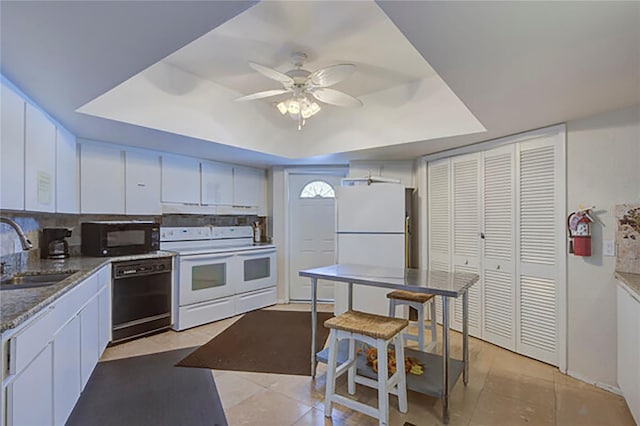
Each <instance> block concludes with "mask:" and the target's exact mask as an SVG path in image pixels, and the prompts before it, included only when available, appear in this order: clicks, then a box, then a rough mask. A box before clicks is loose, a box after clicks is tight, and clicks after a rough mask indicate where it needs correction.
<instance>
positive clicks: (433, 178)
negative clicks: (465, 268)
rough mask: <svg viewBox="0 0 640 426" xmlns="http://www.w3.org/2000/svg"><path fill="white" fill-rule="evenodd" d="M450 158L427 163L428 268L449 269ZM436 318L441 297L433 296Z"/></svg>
mask: <svg viewBox="0 0 640 426" xmlns="http://www.w3.org/2000/svg"><path fill="white" fill-rule="evenodd" d="M449 163H450V162H449V159H444V160H439V161H434V162H432V163H429V166H428V169H427V173H428V184H429V191H428V197H429V200H428V202H429V209H428V216H429V252H428V253H429V269H433V270H435V271H445V272H450V271H451V258H450V253H451V238H450V230H451V207H450V185H451V179H450V176H449V170H450V167H449V166H450V164H449ZM436 316H437V318H436V319H437V321H438V322H442V298H441V297H436Z"/></svg>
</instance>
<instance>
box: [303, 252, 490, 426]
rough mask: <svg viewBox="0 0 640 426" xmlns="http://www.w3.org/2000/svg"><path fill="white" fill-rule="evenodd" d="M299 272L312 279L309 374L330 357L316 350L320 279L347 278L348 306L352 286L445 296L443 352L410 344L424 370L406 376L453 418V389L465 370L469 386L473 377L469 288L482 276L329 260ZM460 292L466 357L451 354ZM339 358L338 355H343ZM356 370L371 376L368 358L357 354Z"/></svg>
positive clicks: (410, 352)
mask: <svg viewBox="0 0 640 426" xmlns="http://www.w3.org/2000/svg"><path fill="white" fill-rule="evenodd" d="M299 275H300V276H301V277H308V278H311V376H312V377H314V378H315V376H316V365H317V362H318V361H319V360H323V361H325V362H326V354H325V353H324V352H326V350H325V351H321V352H318V353H316V324H317V306H316V303H317V284H318V279H323V280H329V281H336V282H343V283H347V285H348V289H349V291H348V299H347V307H348V309H352V307H353V286H354V284H357V285H364V286H371V287H383V288H388V289H389V290H409V291H414V292H419V293H427V294H434V295H437V296H442V314H443V321H442V330H443V332H442V356H438V355H436V354H430V353H425V352H421V351H416V350H411V349H407V352H406V355H407V356H415V357H416V358H418V359H420V360H421V362H423V363H424V366H425V372H424V373H423V374H422V375H420V376H415V375H412V374H408V375H407V388H408V389H411V390H414V391H416V392H420V393H424V394H427V395H431V396H435V397H438V398H441V399H442V418H443V421H444V422H445V423H449V393H450V391H451V389H452V388H453V385H454V384H455V383H456V381H457V380H458V377H460V374H461V373H462V379H463V382H464V384H465V385H466V384H467V383H468V382H469V297H468V290H469V288H470V287H471V286H472V285H473V284H475V283H476V282H477V281H478V278H479V277H478V275H476V274H469V273H463V272H440V271H430V270H422V269H399V268H380V267H376V266H370V265H349V264H340V265H330V266H325V267H322V268H313V269H305V270H302V271H300V272H299ZM460 296H462V360H456V359H450V358H449V308H450V305H449V302H450V300H449V299H450V298H452V297H453V298H458V297H460ZM345 349H346V348H342V351H339V352H342V358H343V359H342V360H346V350H345ZM339 357H340V354H339ZM359 358H360V359H359V360H358V373H359V374H363V375H371V376H372V378H376V376H375V375H373V370H371V371H368V370H369V367H367V366H366V360H364V357H359Z"/></svg>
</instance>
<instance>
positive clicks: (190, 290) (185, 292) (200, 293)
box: [179, 253, 237, 306]
mask: <svg viewBox="0 0 640 426" xmlns="http://www.w3.org/2000/svg"><path fill="white" fill-rule="evenodd" d="M232 258H233V253H210V254H197V255H185V256H180V284H179V285H180V302H179V303H180V306H184V305H190V304H192V303H198V302H204V301H207V300H212V299H217V298H220V297H226V296H232V295H233V282H234V281H236V280H237V279H234V274H236V272H234V268H233V262H232Z"/></svg>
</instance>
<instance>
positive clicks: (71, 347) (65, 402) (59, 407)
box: [53, 316, 80, 425]
mask: <svg viewBox="0 0 640 426" xmlns="http://www.w3.org/2000/svg"><path fill="white" fill-rule="evenodd" d="M79 397H80V318H79V317H78V316H74V317H73V319H71V321H69V322H68V323H67V324H66V325H65V326H64V327H63V328H62V329H61V330H60V331H59V332H58V334H56V336H55V338H54V340H53V416H54V424H56V425H64V424H65V422H66V421H67V418H68V417H69V414H71V411H72V410H73V406H74V405H75V404H76V401H78V398H79Z"/></svg>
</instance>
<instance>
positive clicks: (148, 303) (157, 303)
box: [111, 257, 172, 343]
mask: <svg viewBox="0 0 640 426" xmlns="http://www.w3.org/2000/svg"><path fill="white" fill-rule="evenodd" d="M171 262H172V259H171V258H170V257H161V258H153V259H141V260H131V261H126V262H114V263H113V270H112V272H113V274H112V276H113V289H112V296H113V297H112V309H111V324H112V329H111V330H112V343H120V342H123V341H126V340H130V339H134V338H136V337H140V336H144V335H146V334H150V333H155V332H157V331H160V330H164V329H167V328H169V327H170V326H171V275H172V273H171V270H172V267H171Z"/></svg>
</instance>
